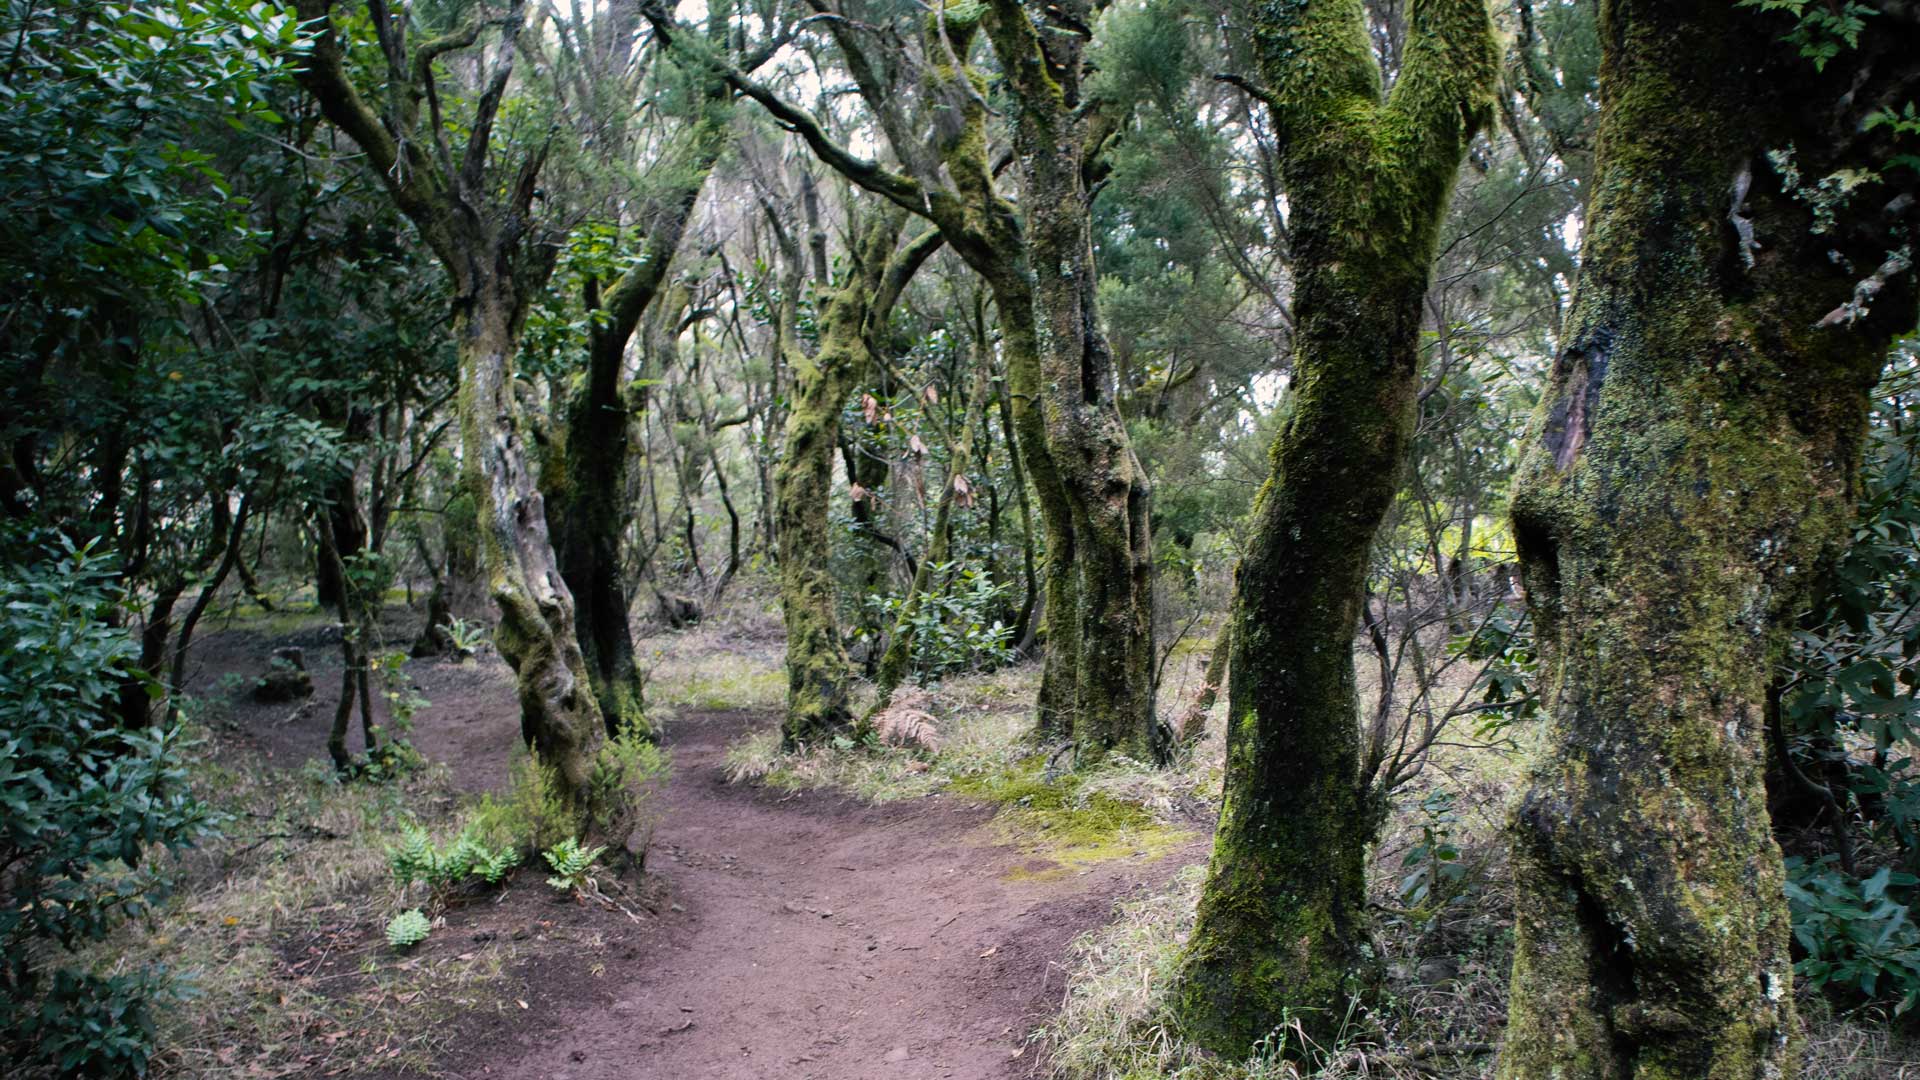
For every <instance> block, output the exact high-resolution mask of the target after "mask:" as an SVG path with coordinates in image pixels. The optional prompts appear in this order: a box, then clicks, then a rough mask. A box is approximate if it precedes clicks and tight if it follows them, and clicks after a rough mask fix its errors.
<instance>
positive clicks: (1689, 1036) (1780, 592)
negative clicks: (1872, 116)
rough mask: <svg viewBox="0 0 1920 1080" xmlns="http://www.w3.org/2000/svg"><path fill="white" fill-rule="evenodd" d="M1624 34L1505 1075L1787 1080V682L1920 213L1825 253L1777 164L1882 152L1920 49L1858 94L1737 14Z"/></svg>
mask: <svg viewBox="0 0 1920 1080" xmlns="http://www.w3.org/2000/svg"><path fill="white" fill-rule="evenodd" d="M1602 20H1603V27H1602V35H1601V37H1602V41H1603V42H1604V43H1605V50H1606V51H1605V60H1604V64H1603V68H1602V79H1601V88H1602V101H1601V106H1602V112H1601V129H1600V141H1599V147H1600V149H1599V153H1598V158H1597V165H1596V169H1597V174H1596V186H1595V190H1594V195H1593V201H1592V206H1591V211H1590V216H1589V225H1588V231H1587V239H1586V250H1585V253H1584V257H1583V260H1582V267H1583V269H1582V277H1581V283H1580V293H1579V299H1578V302H1577V304H1576V306H1575V309H1574V311H1573V314H1572V316H1571V322H1570V326H1569V334H1568V341H1569V343H1570V344H1569V345H1568V346H1567V347H1566V348H1565V349H1564V351H1563V352H1562V354H1561V355H1560V356H1559V357H1557V358H1556V361H1555V364H1554V368H1553V374H1552V378H1551V382H1550V385H1549V390H1548V393H1547V395H1546V397H1545V399H1544V401H1543V403H1542V406H1541V410H1540V412H1539V413H1538V414H1537V415H1536V416H1535V418H1534V423H1533V426H1532V429H1531V433H1530V436H1529V439H1528V442H1527V445H1526V449H1525V452H1524V456H1523V459H1522V463H1521V467H1520V471H1519V476H1518V478H1517V480H1516V489H1515V495H1514V503H1513V521H1514V531H1515V535H1516V537H1517V539H1518V540H1519V542H1520V550H1521V559H1522V568H1523V573H1524V575H1525V581H1526V586H1527V596H1528V603H1529V605H1530V607H1531V609H1532V611H1533V613H1534V615H1535V617H1536V619H1537V625H1538V627H1539V633H1540V640H1541V647H1542V655H1543V661H1544V664H1543V674H1542V678H1543V685H1542V696H1543V698H1544V700H1545V702H1546V704H1547V721H1546V723H1547V724H1548V730H1547V732H1546V733H1545V737H1544V738H1543V740H1542V746H1543V747H1544V748H1545V749H1544V751H1543V753H1542V754H1541V756H1540V757H1539V759H1538V760H1537V761H1535V762H1534V763H1533V765H1532V768H1531V776H1530V782H1529V788H1528V791H1527V793H1526V796H1525V798H1524V799H1523V800H1522V801H1521V802H1520V804H1519V805H1518V807H1517V808H1516V809H1515V811H1514V814H1513V818H1512V823H1511V828H1512V838H1513V844H1514V868H1515V881H1516V885H1517V895H1516V938H1517V940H1516V949H1515V960H1514V970H1513V986H1512V1005H1511V1012H1510V1016H1509V1026H1508V1034H1507V1043H1506V1047H1505V1050H1504V1052H1503V1055H1502V1060H1501V1064H1500V1075H1501V1076H1502V1077H1504V1078H1508V1080H1533V1078H1536V1077H1537V1078H1542V1080H1545V1078H1549V1077H1551V1078H1556V1080H1614V1078H1622V1080H1624V1078H1636V1080H1669V1078H1672V1080H1680V1078H1700V1080H1759V1078H1767V1080H1774V1078H1783V1077H1791V1076H1792V1075H1793V1074H1794V1073H1795V1072H1796V1071H1797V1069H1798V1060H1797V1054H1796V1052H1795V1049H1794V1040H1795V1038H1796V1035H1797V1032H1796V1026H1795V1020H1794V1012H1793V991H1792V979H1793V975H1792V963H1791V959H1790V957H1789V955H1788V917H1787V907H1786V902H1785V899H1784V897H1783V895H1782V877H1783V874H1782V868H1781V861H1780V852H1779V849H1778V848H1777V846H1776V845H1775V843H1774V841H1773V838H1772V835H1771V832H1770V830H1769V822H1768V818H1767V812H1766V801H1765V792H1764V784H1763V777H1762V773H1763V766H1764V761H1765V757H1764V744H1765V711H1766V698H1767V687H1768V683H1769V680H1770V678H1771V675H1772V672H1773V671H1774V669H1775V665H1776V664H1777V662H1778V661H1779V659H1780V656H1781V651H1782V649H1783V648H1784V646H1785V641H1786V639H1785V631H1786V628H1787V626H1788V625H1789V622H1788V620H1790V619H1791V618H1792V616H1793V615H1794V614H1795V613H1796V612H1798V611H1799V610H1800V609H1801V607H1802V605H1803V604H1804V602H1805V600H1806V589H1807V587H1808V585H1809V583H1810V582H1811V581H1812V580H1813V579H1815V578H1817V577H1818V576H1819V570H1820V567H1821V566H1822V564H1823V563H1825V562H1826V561H1827V560H1828V559H1830V558H1831V557H1832V555H1833V554H1834V553H1835V552H1836V551H1837V550H1838V548H1839V545H1840V544H1841V543H1842V542H1843V541H1844V538H1845V532H1846V527H1847V524H1848V519H1849V515H1850V512H1851V508H1852V505H1853V499H1852V484H1853V474H1854V470H1855V467H1856V466H1857V464H1858V461H1859V454H1860V443H1861V437H1862V434H1863V429H1864V424H1865V418H1866V405H1867V392H1868V390H1869V388H1870V387H1871V386H1872V384H1873V381H1874V379H1875V376H1876V374H1877V372H1878V370H1879V367H1880V365H1881V362H1882V359H1883V358H1884V355H1885V350H1886V347H1887V345H1888V343H1889V341H1890V339H1891V337H1892V335H1893V334H1895V333H1898V332H1902V331H1904V330H1906V329H1908V328H1909V327H1910V326H1911V325H1912V322H1913V316H1914V302H1915V301H1914V293H1913V289H1912V285H1911V280H1910V279H1906V280H1903V281H1901V282H1899V283H1897V284H1895V285H1893V286H1891V290H1892V292H1891V293H1882V294H1881V296H1880V298H1879V300H1878V302H1877V303H1876V304H1875V305H1874V306H1873V312H1872V313H1871V314H1868V315H1865V316H1864V317H1862V318H1859V319H1857V320H1854V321H1851V322H1843V323H1832V322H1829V321H1828V320H1827V314H1828V313H1829V312H1830V311H1833V310H1835V309H1836V308H1837V307H1838V305H1841V304H1844V303H1846V302H1847V301H1848V300H1849V299H1850V298H1851V297H1852V296H1853V293H1854V287H1855V278H1856V277H1860V276H1864V273H1863V272H1862V273H1855V272H1851V271H1849V270H1848V269H1847V267H1848V265H1849V264H1854V265H1859V264H1862V263H1865V264H1866V265H1868V266H1871V265H1877V264H1878V263H1879V261H1880V260H1881V259H1882V258H1883V257H1884V254H1885V248H1886V247H1887V246H1889V244H1890V241H1888V240H1887V236H1888V229H1889V226H1899V227H1903V228H1904V227H1908V226H1910V225H1911V224H1912V223H1911V221H1910V220H1907V219H1908V218H1910V215H1911V211H1910V210H1907V209H1906V208H1905V207H1904V206H1897V205H1896V204H1893V203H1887V202H1886V201H1885V200H1884V197H1882V198H1876V199H1874V200H1872V203H1871V206H1870V207H1868V206H1867V204H1866V203H1864V202H1863V203H1862V204H1861V205H1862V207H1863V208H1866V209H1867V210H1868V212H1867V213H1865V214H1863V215H1861V216H1860V217H1859V218H1858V219H1857V220H1853V221H1844V220H1843V221H1842V222H1841V223H1840V224H1839V225H1838V226H1837V227H1835V228H1830V229H1823V230H1822V234H1820V235H1816V234H1815V232H1814V231H1813V230H1814V228H1815V226H1816V220H1815V217H1814V215H1813V213H1812V210H1811V208H1810V207H1809V205H1808V204H1807V202H1806V201H1805V199H1804V193H1799V192H1796V191H1795V190H1793V184H1792V181H1791V179H1790V178H1788V177H1785V176H1783V175H1782V174H1781V173H1780V172H1779V171H1777V170H1775V169H1772V168H1769V166H1768V165H1767V163H1766V159H1765V156H1764V155H1765V152H1766V151H1768V150H1777V149H1780V148H1782V147H1788V146H1791V147H1794V148H1795V152H1796V153H1797V154H1798V155H1799V156H1800V159H1801V164H1802V167H1803V168H1806V169H1809V170H1818V171H1812V172H1811V173H1810V175H1813V176H1818V175H1821V174H1822V173H1825V172H1828V171H1830V170H1832V169H1836V168H1839V167H1841V166H1842V165H1843V164H1845V161H1844V160H1843V155H1844V154H1845V153H1847V152H1856V153H1857V152H1858V151H1859V150H1860V149H1861V147H1860V146H1859V144H1858V143H1857V142H1855V141H1854V139H1855V136H1854V134H1853V132H1856V131H1857V124H1855V125H1848V124H1843V123H1840V122H1836V116H1838V115H1840V114H1838V113H1835V112H1834V110H1835V109H1841V110H1843V111H1844V109H1845V108H1847V107H1848V106H1846V105H1845V104H1841V103H1843V102H1844V101H1845V99H1847V98H1850V97H1852V96H1853V95H1854V94H1856V93H1858V94H1859V100H1860V101H1862V102H1864V101H1871V100H1872V99H1873V98H1872V92H1873V89H1874V86H1875V83H1874V82H1871V81H1869V77H1868V74H1867V72H1868V71H1869V70H1871V71H1872V76H1871V77H1872V79H1874V80H1879V79H1886V78H1910V77H1911V75H1912V68H1913V63H1914V61H1913V57H1914V56H1916V54H1917V53H1920V50H1917V49H1916V45H1917V44H1920V43H1917V42H1916V41H1915V35H1914V34H1913V32H1912V30H1911V29H1908V28H1898V29H1896V28H1892V27H1890V28H1889V33H1888V35H1887V37H1886V39H1884V40H1879V41H1877V42H1875V43H1873V44H1870V45H1868V46H1867V48H1869V49H1871V50H1875V51H1877V53H1878V56H1877V57H1876V58H1875V59H1876V60H1877V61H1878V62H1877V63H1875V64H1873V65H1864V66H1863V67H1862V68H1861V69H1860V71H1859V73H1858V74H1859V75H1860V80H1859V82H1851V80H1853V79H1854V76H1855V74H1856V73H1855V71H1853V70H1849V69H1850V68H1852V66H1853V65H1852V63H1851V59H1853V58H1850V61H1849V62H1843V63H1837V64H1835V65H1832V66H1830V69H1829V71H1828V72H1827V73H1826V74H1825V75H1824V76H1816V75H1815V74H1814V72H1813V71H1812V70H1811V68H1810V66H1809V65H1807V64H1805V62H1804V61H1802V60H1801V59H1800V58H1799V57H1798V56H1796V55H1794V54H1793V50H1792V49H1790V48H1787V47H1783V46H1782V45H1780V44H1779V43H1778V42H1777V41H1776V40H1775V34H1776V33H1777V28H1776V27H1772V26H1769V25H1768V24H1767V23H1766V22H1764V21H1763V20H1762V19H1761V18H1760V17H1759V16H1757V15H1755V14H1753V13H1749V12H1743V11H1736V10H1735V9H1734V7H1733V5H1731V4H1725V3H1713V2H1705V0H1702V2H1697V3H1652V2H1650V0H1616V2H1613V3H1611V4H1607V5H1603V7H1602ZM1902 67H1904V68H1905V71H1904V73H1901V72H1900V68H1902ZM1888 194H1891V193H1888ZM1907 203H1908V204H1910V203H1911V199H1910V198H1909V199H1908V200H1907ZM1888 211H1892V214H1893V218H1894V220H1888V219H1887V218H1886V217H1885V216H1884V215H1885V214H1887V212H1888ZM1756 239H1757V240H1758V244H1757V245H1756V244H1755V242H1754V241H1755V240H1756Z"/></svg>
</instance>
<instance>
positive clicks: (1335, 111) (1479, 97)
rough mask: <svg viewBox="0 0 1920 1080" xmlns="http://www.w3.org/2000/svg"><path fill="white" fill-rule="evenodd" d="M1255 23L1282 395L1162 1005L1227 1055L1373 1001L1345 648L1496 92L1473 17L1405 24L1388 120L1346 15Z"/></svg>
mask: <svg viewBox="0 0 1920 1080" xmlns="http://www.w3.org/2000/svg"><path fill="white" fill-rule="evenodd" d="M1249 17H1250V19H1251V20H1252V25H1254V26H1255V27H1256V29H1257V31H1258V32H1257V34H1256V40H1257V41H1258V43H1259V45H1260V48H1261V55H1260V59H1261V65H1262V69H1263V73H1264V75H1265V77H1266V80H1267V83H1268V85H1269V86H1270V87H1271V88H1272V89H1271V95H1272V96H1271V99H1270V105H1271V107H1272V111H1273V117H1274V122H1275V126H1276V137H1277V139H1278V140H1279V143H1280V145H1281V147H1282V158H1281V169H1282V177H1283V180H1284V183H1285V186H1286V191H1287V197H1288V201H1289V203H1290V205H1291V206H1292V207H1293V212H1292V217H1291V219H1290V221H1289V226H1290V235H1291V245H1292V253H1293V274H1294V294H1293V295H1294V300H1293V304H1294V323H1295V327H1296V330H1295V333H1294V357H1293V372H1292V386H1291V393H1290V397H1289V402H1288V408H1289V410H1290V411H1289V413H1288V417H1287V421H1286V423H1285V425H1284V426H1283V427H1282V428H1281V431H1280V434H1279V435H1278V437H1277V438H1276V439H1275V440H1274V445H1273V451H1272V460H1273V472H1272V475H1271V476H1270V477H1269V479H1268V481H1267V485H1266V487H1265V488H1264V489H1263V490H1262V491H1261V494H1260V497H1259V500H1258V502H1257V503H1256V505H1255V509H1254V512H1253V518H1252V523H1251V524H1252V536H1251V538H1250V542H1249V544H1248V550H1247V553H1246V555H1245V556H1244V557H1243V559H1242V560H1241V563H1240V569H1239V575H1238V583H1237V589H1236V594H1235V598H1234V606H1233V614H1232V619H1231V622H1230V624H1229V626H1228V629H1227V633H1229V634H1230V635H1231V641H1232V653H1231V659H1230V660H1229V662H1228V675H1227V680H1228V706H1229V711H1228V721H1227V722H1228V725H1229V727H1228V734H1227V770H1226V797H1225V804H1224V809H1223V812H1222V814H1221V819H1220V826H1219V830H1218V832H1217V833H1216V835H1215V838H1214V849H1213V858H1212V861H1211V864H1210V865H1209V868H1208V875H1207V883H1206V886H1205V888H1204V891H1203V892H1202V893H1201V898H1200V908H1199V914H1198V920H1197V922H1196V925H1195V927H1194V932H1193V936H1192V938H1191V939H1190V940H1189V942H1188V944H1187V950H1186V955H1185V957H1184V959H1183V963H1182V968H1181V973H1180V986H1179V989H1178V993H1177V1000H1176V1007H1177V1009H1178V1010H1179V1014H1180V1016H1181V1018H1182V1021H1183V1024H1184V1026H1185V1028H1186V1030H1187V1032H1188V1034H1189V1035H1190V1037H1192V1038H1193V1039H1195V1040H1196V1041H1198V1042H1201V1043H1202V1044H1204V1045H1207V1046H1209V1047H1212V1048H1214V1049H1216V1050H1218V1051H1220V1052H1222V1053H1228V1054H1236V1055H1237V1054H1244V1053H1246V1052H1247V1050H1248V1049H1249V1048H1250V1047H1251V1046H1252V1045H1253V1044H1254V1043H1255V1042H1256V1041H1258V1040H1259V1039H1260V1038H1262V1037H1263V1036H1265V1035H1266V1034H1267V1033H1268V1032H1270V1031H1272V1030H1273V1029H1274V1028H1276V1027H1278V1026H1279V1025H1282V1024H1285V1023H1289V1022H1297V1023H1298V1024H1300V1025H1301V1027H1302V1028H1303V1029H1304V1030H1305V1032H1306V1033H1307V1035H1308V1036H1309V1037H1310V1038H1311V1039H1312V1040H1314V1041H1315V1042H1318V1043H1320V1044H1321V1045H1331V1040H1332V1039H1333V1038H1334V1037H1335V1036H1336V1035H1337V1033H1338V1031H1339V1029H1340V1027H1341V1025H1342V1023H1343V1022H1344V1020H1345V1018H1346V1017H1347V1015H1348V1011H1349V1005H1350V1003H1351V1002H1352V1001H1353V1000H1354V999H1355V998H1362V999H1364V997H1365V996H1366V994H1367V989H1368V983H1369V974H1370V973H1369V971H1368V962H1367V957H1368V956H1369V955H1370V950H1369V949H1368V948H1367V939H1368V928H1367V920H1366V915H1365V905H1366V852H1367V847H1368V845H1369V844H1370V843H1371V841H1372V839H1373V837H1374V834H1375V832H1376V831H1377V829H1378V826H1379V823H1380V822H1381V820H1382V818H1383V812H1382V811H1383V807H1382V806H1381V805H1380V800H1379V798H1378V797H1377V796H1375V795H1373V794H1372V793H1371V792H1370V791H1369V785H1368V781H1367V779H1366V777H1365V775H1364V773H1363V768H1362V762H1361V752H1360V730H1359V699H1358V694H1357V691H1356V688H1355V679H1354V667H1353V649H1352V642H1353V637H1354V634H1355V632H1356V630H1357V628H1358V626H1359V622H1360V614H1361V606H1362V604H1363V602H1364V598H1365V595H1366V573H1367V557H1368V552H1369V551H1370V549H1371V548H1372V545H1373V539H1374V534H1375V532H1376V531H1377V530H1378V529H1379V526H1380V523H1381V521H1382V520H1383V518H1384V517H1385V515H1386V513H1387V510H1388V509H1389V507H1390V506H1391V504H1392V502H1393V498H1394V494H1395V492H1396V490H1397V486H1398V485H1397V481H1396V477H1397V476H1398V475H1399V473H1400V471H1401V466H1402V464H1403V461H1404V459H1405V458H1406V456H1407V451H1408V447H1409V445H1410V442H1411V439H1412V435H1413V426H1414V402H1415V398H1416V395H1417V394H1418V391H1419V335H1420V325H1421V302H1422V300H1423V298H1424V295H1425V293H1426V287H1427V280H1428V276H1429V269H1430V266H1431V263H1432V260H1433V255H1434V246H1435V240H1436V237H1437V236H1438V233H1439V227H1440V225H1441V222H1442V219H1443V218H1444V215H1445V213H1446V207H1447V196H1448V193H1449V191H1450V190H1451V188H1452V184H1453V178H1454V173H1455V171H1456V170H1457V168H1458V167H1459V163H1460V160H1461V158H1462V157H1463V156H1464V155H1465V153H1466V148H1467V144H1468V142H1469V141H1470V140H1471V139H1472V137H1473V135H1474V132H1475V131H1476V130H1477V129H1478V127H1479V125H1480V123H1481V121H1482V118H1483V117H1484V116H1485V115H1486V114H1487V112H1488V111H1489V106H1490V103H1491V100H1492V92H1493V85H1494V80H1495V77H1496V75H1497V71H1498V67H1497V62H1498V54H1497V51H1496V49H1495V46H1494V41H1493V32H1492V25H1491V22H1490V20H1489V18H1488V15H1487V8H1486V4H1485V2H1484V0H1419V2H1416V3H1415V4H1414V5H1413V7H1412V9H1411V11H1410V12H1409V18H1410V23H1411V26H1410V29H1409V30H1408V40H1407V42H1406V43H1405V49H1404V51H1403V55H1404V58H1405V62H1404V66H1403V68H1402V70H1401V73H1400V77H1399V79H1398V81H1397V82H1396V83H1395V84H1394V88H1393V91H1392V92H1391V93H1390V94H1386V95H1384V96H1383V95H1382V91H1381V74H1380V69H1379V65H1378V63H1377V62H1376V60H1375V59H1374V54H1373V51H1372V48H1371V46H1370V44H1369V41H1368V37H1367V27H1366V19H1365V13H1364V11H1363V8H1362V5H1361V2H1360V0H1307V2H1306V3H1301V4H1289V5H1275V6H1271V7H1266V8H1258V9H1254V10H1253V11H1250V12H1249ZM1289 1045H1298V1041H1297V1040H1294V1041H1293V1042H1292V1043H1290V1044H1289Z"/></svg>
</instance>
